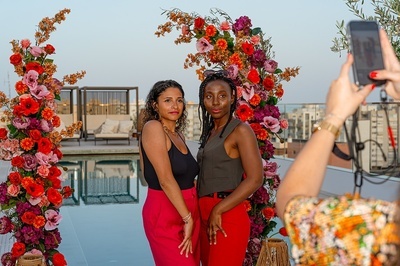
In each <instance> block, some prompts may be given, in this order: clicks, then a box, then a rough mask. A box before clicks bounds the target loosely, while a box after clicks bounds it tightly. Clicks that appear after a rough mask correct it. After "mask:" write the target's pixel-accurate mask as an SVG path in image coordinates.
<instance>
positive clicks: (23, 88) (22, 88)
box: [15, 80, 28, 95]
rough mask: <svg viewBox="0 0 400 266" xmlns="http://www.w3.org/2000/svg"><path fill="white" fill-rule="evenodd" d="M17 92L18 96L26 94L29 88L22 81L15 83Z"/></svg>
mask: <svg viewBox="0 0 400 266" xmlns="http://www.w3.org/2000/svg"><path fill="white" fill-rule="evenodd" d="M15 90H16V92H17V93H18V95H21V94H24V93H26V92H27V91H28V86H26V85H25V84H24V83H23V82H22V80H20V81H17V83H15Z"/></svg>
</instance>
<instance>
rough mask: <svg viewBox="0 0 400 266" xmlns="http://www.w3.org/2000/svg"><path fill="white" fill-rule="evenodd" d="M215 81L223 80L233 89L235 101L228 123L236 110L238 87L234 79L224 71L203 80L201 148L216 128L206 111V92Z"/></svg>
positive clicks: (200, 108) (201, 91) (201, 93)
mask: <svg viewBox="0 0 400 266" xmlns="http://www.w3.org/2000/svg"><path fill="white" fill-rule="evenodd" d="M215 80H222V81H225V82H226V83H228V85H229V87H230V88H231V92H232V95H233V96H234V101H233V102H232V104H231V107H230V113H229V119H228V122H229V121H230V120H231V119H232V117H233V113H234V112H235V110H236V103H237V97H236V96H237V91H236V85H235V83H234V81H233V80H232V79H230V78H229V77H227V75H226V74H225V72H223V71H217V72H213V73H212V74H209V75H207V77H206V78H205V79H204V80H203V82H202V83H201V84H200V90H199V102H200V104H199V119H200V122H201V124H202V130H201V136H200V148H203V147H204V145H205V144H206V142H207V138H208V136H209V134H210V132H211V130H212V128H213V126H214V119H213V118H212V116H211V115H210V114H209V113H208V112H207V111H206V108H205V106H204V91H205V88H206V86H207V85H208V84H209V83H210V82H212V81H215ZM227 125H228V123H226V125H225V126H224V128H223V129H222V131H221V134H220V135H219V137H220V138H222V134H223V133H224V131H225V128H226V127H227Z"/></svg>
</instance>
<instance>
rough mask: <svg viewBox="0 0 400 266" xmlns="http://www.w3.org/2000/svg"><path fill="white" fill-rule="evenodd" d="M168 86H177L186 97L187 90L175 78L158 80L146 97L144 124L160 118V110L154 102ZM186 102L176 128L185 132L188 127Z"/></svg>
mask: <svg viewBox="0 0 400 266" xmlns="http://www.w3.org/2000/svg"><path fill="white" fill-rule="evenodd" d="M168 88H177V89H179V90H180V92H181V93H182V97H183V98H185V92H184V91H183V88H182V85H181V84H179V83H178V82H176V81H175V80H161V81H158V82H156V83H155V84H154V85H153V88H151V90H150V92H149V94H148V95H147V98H146V104H145V109H144V117H143V125H144V124H145V123H146V122H147V121H150V120H159V119H160V117H158V112H157V110H156V109H155V108H154V103H156V102H157V100H158V97H160V94H161V93H163V92H164V91H165V90H166V89H168ZM186 118H187V112H186V102H185V101H184V102H183V112H182V115H181V117H179V119H178V120H177V121H176V129H177V130H178V131H180V132H183V131H184V130H185V128H186V123H187V121H186Z"/></svg>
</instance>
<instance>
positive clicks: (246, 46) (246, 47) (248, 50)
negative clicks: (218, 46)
mask: <svg viewBox="0 0 400 266" xmlns="http://www.w3.org/2000/svg"><path fill="white" fill-rule="evenodd" d="M242 50H243V53H245V54H247V55H252V54H253V53H254V46H253V45H252V44H251V43H248V42H244V43H242ZM257 83H258V82H257Z"/></svg>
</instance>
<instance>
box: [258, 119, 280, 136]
mask: <svg viewBox="0 0 400 266" xmlns="http://www.w3.org/2000/svg"><path fill="white" fill-rule="evenodd" d="M260 124H261V125H263V126H264V127H265V128H266V129H269V130H271V132H274V133H277V132H278V131H279V129H280V128H281V127H280V125H279V121H278V119H276V118H275V117H272V116H266V117H264V122H262V123H260Z"/></svg>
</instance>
